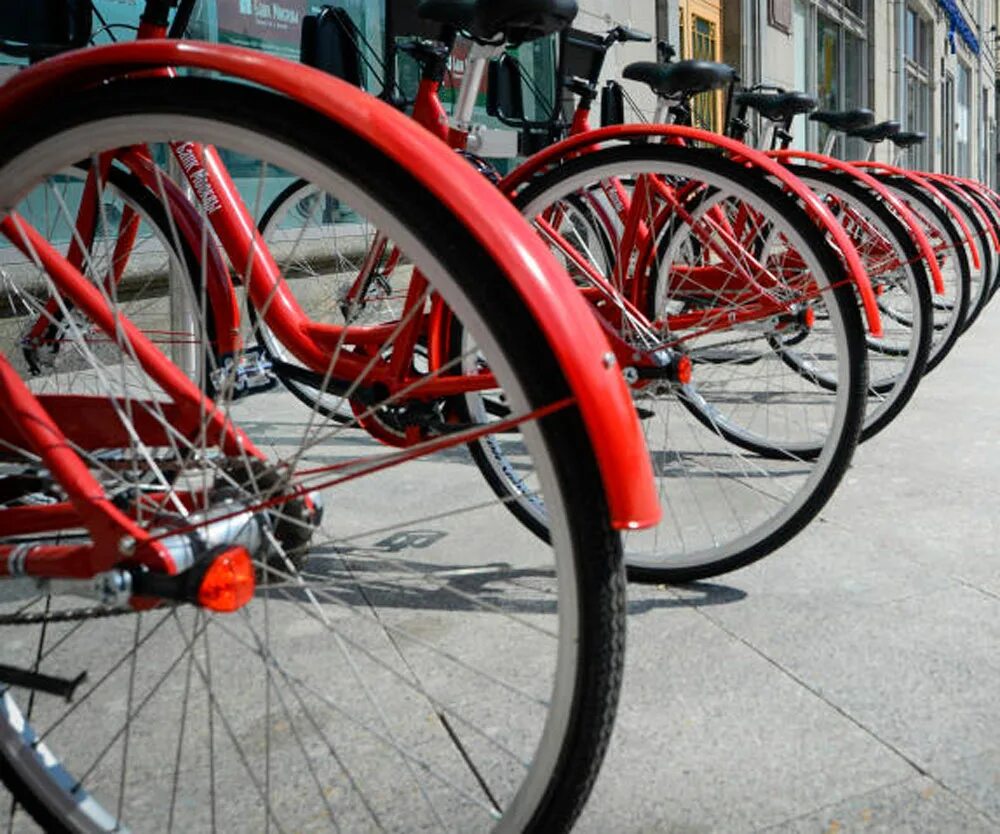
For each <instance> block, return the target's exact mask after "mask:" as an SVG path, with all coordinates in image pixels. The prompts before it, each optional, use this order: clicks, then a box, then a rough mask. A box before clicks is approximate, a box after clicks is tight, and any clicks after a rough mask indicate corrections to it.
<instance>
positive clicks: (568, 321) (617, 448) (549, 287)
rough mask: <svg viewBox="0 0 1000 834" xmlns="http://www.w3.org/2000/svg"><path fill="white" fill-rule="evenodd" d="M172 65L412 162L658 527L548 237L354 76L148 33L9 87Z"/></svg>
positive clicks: (630, 425)
mask: <svg viewBox="0 0 1000 834" xmlns="http://www.w3.org/2000/svg"><path fill="white" fill-rule="evenodd" d="M163 67H178V68H180V67H183V68H190V69H200V70H211V71H215V72H218V73H221V74H222V75H224V76H227V77H230V78H236V79H241V80H245V81H249V82H252V83H255V84H259V85H263V86H265V87H267V88H269V89H271V90H274V91H275V92H278V93H281V94H283V95H286V96H288V97H289V98H292V99H294V100H296V101H299V102H301V103H302V104H304V105H306V106H308V107H310V108H312V109H313V110H315V111H317V112H319V113H321V114H322V115H323V116H325V117H326V118H329V119H330V120H332V121H333V122H335V123H337V124H340V125H342V126H344V128H345V129H348V130H350V131H352V132H353V133H354V134H355V135H357V136H359V137H361V138H363V139H364V140H365V141H367V142H369V143H370V144H371V145H372V146H374V147H376V148H377V149H378V150H379V151H380V152H382V153H384V154H385V155H386V156H388V157H389V158H390V159H392V160H394V161H395V162H397V163H398V164H400V165H401V166H403V167H405V168H406V169H407V170H408V171H409V172H410V173H411V174H412V175H413V176H414V177H415V178H416V179H417V180H418V181H419V182H420V184H421V186H422V187H423V188H425V189H427V191H429V192H430V193H432V194H433V195H434V196H435V197H436V198H437V199H438V200H440V201H441V202H442V203H443V204H445V205H446V206H447V207H448V208H449V209H450V210H451V211H452V212H454V213H455V214H456V215H458V216H460V217H462V218H464V219H465V221H466V223H467V225H468V227H469V229H470V230H471V232H472V233H473V234H474V235H475V237H476V238H477V239H478V241H479V243H480V244H481V245H482V246H483V247H484V248H485V249H486V250H487V251H488V252H489V253H490V254H491V255H492V256H493V258H494V259H495V260H496V261H497V262H498V263H500V264H501V265H503V267H504V271H505V272H506V274H507V275H508V276H509V279H510V281H511V283H512V284H513V285H514V287H515V289H516V291H517V292H518V294H519V296H520V297H521V299H522V300H523V302H524V304H525V307H526V308H527V309H528V310H529V311H530V313H531V314H532V315H533V316H534V318H535V319H536V320H537V321H538V323H539V326H540V327H541V329H542V331H543V333H544V334H545V336H546V338H547V340H548V342H549V345H550V346H551V348H552V351H553V353H554V354H555V356H556V358H557V359H558V361H559V364H560V366H561V367H562V369H563V372H564V373H565V375H566V379H567V381H568V383H569V386H570V389H571V391H572V393H573V395H574V397H575V399H576V402H577V404H578V405H579V408H580V411H581V414H582V416H583V420H584V422H585V425H586V428H587V431H588V434H589V436H590V440H591V443H592V445H593V448H594V451H595V455H596V459H597V463H598V466H599V467H600V471H601V475H602V477H603V480H604V484H605V487H606V490H607V495H608V501H609V505H610V510H611V516H612V517H611V521H612V524H613V525H614V526H615V527H616V528H619V529H625V528H628V529H633V528H638V527H645V526H650V525H653V524H655V523H656V522H657V521H658V520H659V518H660V512H661V511H660V502H659V498H658V495H657V492H656V486H655V483H654V480H653V472H652V464H651V462H650V458H649V454H648V452H647V451H646V445H645V441H644V438H643V435H642V430H641V428H640V425H639V422H638V419H637V417H636V413H635V409H634V407H633V405H632V400H631V397H630V395H629V392H628V388H627V387H626V385H625V382H624V380H623V379H622V376H621V372H620V371H619V369H618V368H617V366H615V365H613V364H612V365H611V366H610V367H609V366H608V363H606V362H605V357H606V355H607V354H608V353H609V348H608V343H607V340H606V339H605V338H604V335H603V333H602V332H601V329H600V325H599V324H598V322H597V320H596V319H595V318H594V316H593V314H592V313H591V311H590V309H589V307H588V306H587V304H586V302H585V301H584V299H583V297H582V296H581V295H580V293H579V292H578V291H577V290H576V289H575V287H574V285H573V283H572V281H570V279H569V277H568V276H567V275H566V273H565V271H563V270H562V269H561V268H560V267H559V265H558V263H557V262H556V260H555V258H554V257H553V256H552V254H551V253H550V252H549V250H548V247H547V246H546V245H545V244H544V243H543V242H542V240H541V238H539V237H538V236H537V235H535V234H534V233H533V232H531V231H530V227H529V226H528V225H527V224H526V223H525V221H524V220H523V219H522V218H521V217H520V215H519V214H518V212H517V210H516V209H515V208H514V207H513V206H512V205H510V203H509V202H508V201H507V200H506V199H504V197H503V195H502V194H501V193H500V192H498V191H497V190H496V189H495V188H494V187H493V186H491V185H490V184H489V182H488V181H487V180H486V179H484V178H483V177H481V176H480V175H479V174H477V173H476V172H475V171H474V170H473V169H472V168H471V167H470V166H468V165H466V164H465V163H463V162H462V161H461V159H460V158H459V157H457V156H456V154H455V153H454V152H453V151H452V150H450V149H449V148H448V147H447V146H446V145H445V144H444V143H441V142H438V141H431V140H429V138H428V136H427V134H426V132H425V131H424V130H423V129H422V128H420V127H419V126H417V125H416V124H415V123H414V122H413V121H412V120H410V119H408V118H407V117H406V116H404V115H403V114H401V113H398V112H397V111H396V110H394V109H393V108H392V107H390V106H388V105H387V104H385V103H384V102H381V101H379V100H378V99H376V98H374V97H373V96H370V95H367V94H366V93H364V92H362V91H361V90H359V89H357V88H355V87H352V86H351V85H349V84H347V83H346V82H343V81H340V80H338V79H336V78H333V77H331V76H330V75H327V74H326V73H323V72H320V71H319V70H315V69H312V68H310V67H305V66H302V65H301V64H297V63H293V62H291V61H286V60H283V59H280V58H275V57H272V56H268V55H263V54H261V53H258V52H253V51H250V50H246V49H240V48H237V47H229V46H219V45H216V44H208V43H200V42H197V41H171V40H147V41H142V42H136V43H127V44H114V45H111V46H102V47H95V48H90V49H84V50H79V51H76V52H69V53H66V54H63V55H59V56H56V57H54V58H51V59H49V60H46V61H42V62H40V63H38V64H35V65H34V66H32V67H29V68H28V69H26V70H24V71H22V72H20V73H18V74H17V75H16V76H14V78H12V79H11V80H10V81H8V82H7V83H6V84H4V85H3V86H0V114H2V116H3V117H4V119H5V121H6V122H7V123H8V124H12V123H14V122H15V120H16V119H17V115H18V114H19V113H20V112H24V111H25V110H27V109H30V108H33V107H37V103H38V102H39V101H46V100H49V99H50V98H52V97H53V96H54V95H55V94H57V93H58V94H60V95H61V94H65V93H66V92H67V91H68V90H69V91H72V90H73V89H80V88H81V87H84V86H89V85H92V84H97V83H100V82H102V81H105V80H108V79H112V78H117V77H121V76H124V75H128V74H130V73H135V72H144V71H149V70H153V69H157V68H163Z"/></svg>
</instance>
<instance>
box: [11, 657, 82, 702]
mask: <svg viewBox="0 0 1000 834" xmlns="http://www.w3.org/2000/svg"><path fill="white" fill-rule="evenodd" d="M86 679H87V673H86V672H81V673H80V674H79V675H77V676H76V677H75V678H57V677H53V676H52V675H43V674H42V673H41V672H32V671H31V670H30V669H18V668H17V667H16V666H4V665H2V664H0V683H3V684H7V685H8V686H19V687H22V688H23V689H31V690H33V691H35V692H45V693H48V694H49V695H58V696H59V697H60V698H65V699H66V700H67V701H72V700H73V693H74V692H76V689H77V687H78V686H79V685H80V684H81V683H83V682H84V681H85V680H86Z"/></svg>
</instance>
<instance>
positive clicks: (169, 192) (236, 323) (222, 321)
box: [118, 148, 242, 356]
mask: <svg viewBox="0 0 1000 834" xmlns="http://www.w3.org/2000/svg"><path fill="white" fill-rule="evenodd" d="M118 159H119V160H120V161H121V162H122V163H123V164H124V165H126V166H127V167H128V169H129V170H130V171H131V172H132V173H133V174H135V176H136V177H138V178H139V180H140V182H142V184H143V185H144V186H146V188H148V189H149V190H150V191H152V192H153V193H154V194H156V193H158V192H159V191H160V189H161V188H162V189H163V191H164V194H165V196H166V198H167V200H168V201H169V202H170V211H171V212H172V214H173V218H174V222H175V223H176V224H177V232H178V233H179V234H180V235H181V237H183V238H184V240H185V242H186V243H187V245H188V246H190V247H191V251H192V252H195V253H201V252H202V249H203V241H202V233H203V231H204V224H203V223H202V218H201V215H200V214H199V213H198V210H197V209H196V208H195V207H194V204H193V203H192V202H191V201H190V200H188V199H187V197H185V196H184V192H183V191H181V189H180V188H179V187H178V186H177V184H176V183H175V182H174V181H173V180H170V179H167V178H165V177H164V178H159V177H157V176H155V173H154V172H155V170H156V169H155V165H154V163H153V161H152V160H151V159H150V158H149V157H148V156H146V154H144V153H139V152H138V151H137V150H136V149H134V148H130V149H129V150H127V151H125V153H123V154H121V155H120V156H119V157H118ZM204 243H207V246H204V250H205V254H206V256H207V263H205V264H203V265H202V266H203V271H204V273H205V276H204V277H205V290H206V293H207V295H208V298H209V301H210V302H211V306H212V317H213V318H214V319H215V331H216V332H215V349H216V351H217V352H218V355H219V356H225V355H226V354H230V353H235V352H236V351H237V350H239V348H240V345H241V343H242V339H241V337H240V305H239V300H238V299H237V297H236V288H235V287H234V286H233V282H232V281H231V280H230V278H229V270H228V269H227V268H226V264H225V262H224V261H223V260H222V255H221V253H220V252H219V249H218V247H217V246H216V244H215V239H214V237H213V236H212V235H209V236H208V238H207V240H205V241H204Z"/></svg>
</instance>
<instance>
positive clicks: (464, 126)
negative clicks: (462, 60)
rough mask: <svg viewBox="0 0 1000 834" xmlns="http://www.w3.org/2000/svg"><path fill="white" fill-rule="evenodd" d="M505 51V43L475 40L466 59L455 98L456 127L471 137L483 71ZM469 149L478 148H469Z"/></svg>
mask: <svg viewBox="0 0 1000 834" xmlns="http://www.w3.org/2000/svg"><path fill="white" fill-rule="evenodd" d="M502 52H503V43H502V42H501V43H499V44H492V43H480V42H479V41H475V40H474V41H473V42H472V46H471V48H470V49H469V57H468V58H467V59H466V64H465V72H464V73H463V74H462V82H461V84H460V85H459V88H458V95H457V97H456V99H455V116H454V120H455V128H456V129H457V130H460V131H462V132H463V133H468V134H469V135H470V138H471V137H472V132H473V128H474V123H473V120H472V116H473V112H474V110H475V107H476V96H477V95H478V94H479V88H480V87H481V86H482V83H483V73H485V72H486V65H487V64H488V63H489V60H490V59H491V58H495V57H496V56H498V55H500V54H501V53H502ZM469 150H473V151H474V150H476V149H475V148H471V147H470V148H469Z"/></svg>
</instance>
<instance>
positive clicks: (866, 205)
mask: <svg viewBox="0 0 1000 834" xmlns="http://www.w3.org/2000/svg"><path fill="white" fill-rule="evenodd" d="M792 171H793V172H794V173H795V175H796V176H798V177H799V179H801V180H803V181H804V182H806V183H807V184H808V185H809V186H810V188H812V189H813V190H814V191H815V192H816V193H817V194H820V195H821V196H822V197H823V198H824V199H825V200H826V201H827V203H828V204H829V205H830V208H831V210H832V211H833V212H834V214H835V216H836V217H837V218H838V219H840V220H841V221H842V222H843V224H844V228H845V230H846V231H847V232H848V234H849V235H850V237H851V242H852V243H853V244H854V246H855V248H856V249H857V251H858V255H860V256H861V259H862V262H863V263H864V265H865V269H866V271H867V272H868V276H869V278H870V280H871V282H872V286H873V288H874V290H875V292H876V293H877V295H878V306H879V312H880V313H881V316H882V328H883V331H884V335H883V336H882V337H880V338H878V339H876V338H874V337H873V336H871V335H869V336H868V337H867V343H868V406H867V408H866V410H865V422H864V428H863V429H862V432H861V440H862V441H865V440H867V439H868V438H870V437H872V436H874V435H875V434H877V433H878V432H880V431H881V430H882V429H884V428H885V427H886V426H887V425H889V423H891V422H892V421H893V420H894V419H895V418H896V417H897V416H898V415H899V414H900V412H901V411H902V410H903V408H904V406H905V405H906V404H907V403H908V402H909V401H910V398H911V397H912V396H913V394H914V392H915V391H916V389H917V385H918V384H919V382H920V378H921V377H922V376H923V373H924V368H925V366H926V364H927V357H928V356H929V355H930V347H931V334H932V329H933V316H934V314H933V310H932V306H931V292H930V278H929V276H928V274H927V269H926V267H925V266H924V263H923V261H922V260H921V258H920V252H919V250H918V249H917V247H916V245H915V244H914V243H913V240H912V238H911V236H910V234H909V232H908V230H907V228H906V226H905V225H904V224H903V222H902V221H901V220H900V219H899V218H898V217H896V215H895V214H894V213H893V212H891V211H890V210H889V209H888V207H887V206H886V205H885V204H884V203H883V202H882V201H881V200H880V199H879V198H878V196H877V195H876V194H874V193H873V192H871V191H869V190H868V189H866V188H865V187H863V186H861V185H860V184H858V183H856V182H854V181H852V180H851V179H850V178H849V177H847V176H844V175H843V174H840V173H838V172H836V171H824V170H820V169H817V168H812V167H806V166H794V167H792ZM781 356H782V357H783V358H784V359H786V360H787V361H789V362H792V363H794V364H795V366H796V367H798V368H799V369H800V370H801V371H802V372H803V373H807V374H811V375H812V374H815V371H814V370H811V369H809V368H808V367H807V364H808V363H807V362H803V361H802V360H803V358H804V357H802V356H801V355H800V354H799V353H798V352H797V351H796V350H795V349H794V347H789V348H788V349H786V350H784V351H782V353H781ZM817 381H818V382H820V384H825V385H835V384H836V381H835V380H833V379H817Z"/></svg>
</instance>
